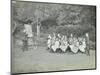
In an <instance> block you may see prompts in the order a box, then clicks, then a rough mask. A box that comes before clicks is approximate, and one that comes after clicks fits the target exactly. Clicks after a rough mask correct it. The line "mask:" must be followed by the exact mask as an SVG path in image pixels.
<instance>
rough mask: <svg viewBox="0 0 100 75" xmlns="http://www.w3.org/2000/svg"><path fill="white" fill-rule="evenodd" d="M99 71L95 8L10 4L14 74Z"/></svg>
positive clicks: (59, 4)
mask: <svg viewBox="0 0 100 75" xmlns="http://www.w3.org/2000/svg"><path fill="white" fill-rule="evenodd" d="M95 69H96V6H94V5H79V4H66V3H49V2H34V1H17V0H11V73H12V74H25V73H42V72H43V73H44V72H59V71H75V70H77V71H78V70H95Z"/></svg>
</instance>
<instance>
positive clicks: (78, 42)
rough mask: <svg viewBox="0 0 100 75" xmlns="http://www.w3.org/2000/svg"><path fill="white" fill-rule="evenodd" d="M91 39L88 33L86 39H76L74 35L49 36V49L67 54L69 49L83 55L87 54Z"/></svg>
mask: <svg viewBox="0 0 100 75" xmlns="http://www.w3.org/2000/svg"><path fill="white" fill-rule="evenodd" d="M87 38H89V35H88V33H86V34H85V37H75V36H73V34H71V35H70V37H67V36H66V35H61V34H55V33H53V36H52V35H50V34H49V35H48V40H47V46H48V49H50V50H52V51H53V52H57V50H59V49H60V50H61V51H62V52H66V51H67V50H68V47H69V48H70V50H71V51H72V52H73V53H77V52H78V51H79V50H80V51H81V52H83V53H85V52H87V47H88V42H89V40H87Z"/></svg>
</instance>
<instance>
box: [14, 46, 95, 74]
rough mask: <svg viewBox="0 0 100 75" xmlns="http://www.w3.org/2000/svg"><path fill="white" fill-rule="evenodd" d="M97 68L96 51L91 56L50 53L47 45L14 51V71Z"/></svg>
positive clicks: (91, 52) (15, 49)
mask: <svg viewBox="0 0 100 75" xmlns="http://www.w3.org/2000/svg"><path fill="white" fill-rule="evenodd" d="M91 68H95V51H93V50H91V51H90V56H87V55H86V54H82V53H78V54H72V53H50V52H49V51H47V50H46V48H45V47H39V48H38V49H30V50H29V51H25V52H23V51H22V50H21V47H19V48H14V49H13V51H12V72H13V73H26V72H41V71H58V70H74V69H91Z"/></svg>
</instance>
